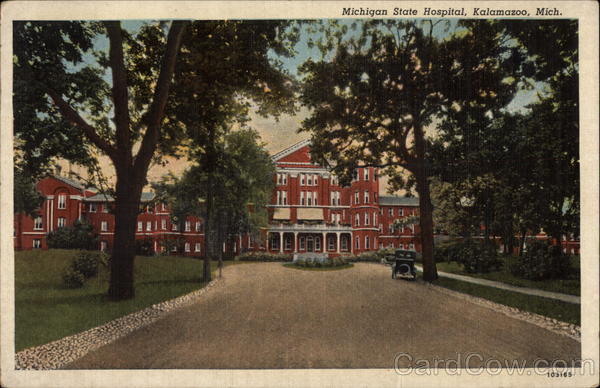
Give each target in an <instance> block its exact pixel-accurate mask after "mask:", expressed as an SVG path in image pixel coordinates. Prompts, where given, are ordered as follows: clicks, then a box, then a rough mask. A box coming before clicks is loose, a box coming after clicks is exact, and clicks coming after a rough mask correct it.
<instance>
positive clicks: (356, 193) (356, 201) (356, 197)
mask: <svg viewBox="0 0 600 388" xmlns="http://www.w3.org/2000/svg"><path fill="white" fill-rule="evenodd" d="M358 203H359V202H358V191H355V192H354V204H355V205H358Z"/></svg>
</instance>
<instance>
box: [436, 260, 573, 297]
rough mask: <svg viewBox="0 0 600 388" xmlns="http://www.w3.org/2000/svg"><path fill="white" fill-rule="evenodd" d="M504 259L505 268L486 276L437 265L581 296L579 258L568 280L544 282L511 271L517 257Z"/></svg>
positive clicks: (443, 266) (452, 267)
mask: <svg viewBox="0 0 600 388" xmlns="http://www.w3.org/2000/svg"><path fill="white" fill-rule="evenodd" d="M503 259H504V266H503V267H502V269H501V270H500V271H494V272H489V273H484V274H471V273H466V272H464V271H463V270H462V266H461V265H459V264H457V263H455V262H451V263H436V266H437V269H438V271H442V272H449V273H455V274H460V275H466V276H472V277H475V278H482V279H488V280H495V281H498V282H502V283H506V284H512V285H513V286H519V287H529V288H537V289H539V290H544V291H552V292H560V293H563V294H570V295H577V296H579V295H581V285H580V276H579V256H572V257H571V262H572V263H573V268H574V271H573V272H574V273H573V274H572V275H571V276H569V278H567V279H550V280H543V281H535V280H527V279H521V278H518V277H516V276H514V275H513V274H511V273H510V271H509V269H508V268H509V264H510V262H511V261H512V260H516V257H506V258H503Z"/></svg>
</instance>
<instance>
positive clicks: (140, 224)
mask: <svg viewBox="0 0 600 388" xmlns="http://www.w3.org/2000/svg"><path fill="white" fill-rule="evenodd" d="M142 230H144V223H143V222H142V221H138V232H141V231H142Z"/></svg>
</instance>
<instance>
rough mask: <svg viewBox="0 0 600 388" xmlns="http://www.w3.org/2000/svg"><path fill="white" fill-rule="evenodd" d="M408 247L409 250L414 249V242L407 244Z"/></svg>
mask: <svg viewBox="0 0 600 388" xmlns="http://www.w3.org/2000/svg"><path fill="white" fill-rule="evenodd" d="M408 249H410V250H411V251H414V250H415V244H413V243H410V244H408Z"/></svg>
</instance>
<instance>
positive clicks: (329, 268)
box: [283, 263, 354, 271]
mask: <svg viewBox="0 0 600 388" xmlns="http://www.w3.org/2000/svg"><path fill="white" fill-rule="evenodd" d="M283 266H284V267H287V268H293V269H299V270H303V271H338V270H340V269H346V268H352V267H354V264H352V263H348V264H344V265H338V266H337V267H302V266H299V265H296V264H293V263H286V264H284V265H283Z"/></svg>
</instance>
